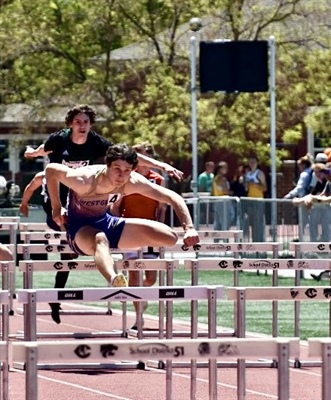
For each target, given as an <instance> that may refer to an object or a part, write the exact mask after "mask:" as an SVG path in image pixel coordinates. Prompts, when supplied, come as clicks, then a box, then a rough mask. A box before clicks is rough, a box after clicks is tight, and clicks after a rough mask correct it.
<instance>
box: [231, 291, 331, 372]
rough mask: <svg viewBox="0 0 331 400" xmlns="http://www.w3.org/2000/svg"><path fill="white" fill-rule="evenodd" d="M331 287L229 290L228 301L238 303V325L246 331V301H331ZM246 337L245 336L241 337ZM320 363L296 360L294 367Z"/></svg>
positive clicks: (318, 363) (242, 330)
mask: <svg viewBox="0 0 331 400" xmlns="http://www.w3.org/2000/svg"><path fill="white" fill-rule="evenodd" d="M330 296H331V286H322V287H321V286H295V287H290V286H288V287H247V288H240V287H239V288H228V289H227V298H228V300H233V301H236V307H237V325H238V326H240V331H241V332H244V333H245V331H246V301H250V300H254V301H266V300H277V301H302V300H303V301H323V300H324V301H330ZM241 337H244V336H241ZM320 365H321V364H320V362H315V361H302V360H299V359H296V360H295V361H294V367H296V368H300V367H301V366H311V367H313V366H320Z"/></svg>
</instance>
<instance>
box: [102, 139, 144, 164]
mask: <svg viewBox="0 0 331 400" xmlns="http://www.w3.org/2000/svg"><path fill="white" fill-rule="evenodd" d="M116 160H123V161H126V162H127V163H128V164H131V165H132V169H134V168H136V166H137V164H138V155H137V153H136V151H135V150H134V149H133V148H132V147H130V146H128V145H127V144H125V143H120V144H113V145H111V146H109V148H108V150H107V153H106V157H105V162H106V165H107V166H108V167H109V166H110V165H111V164H112V162H113V161H116Z"/></svg>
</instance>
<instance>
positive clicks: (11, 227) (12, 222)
mask: <svg viewBox="0 0 331 400" xmlns="http://www.w3.org/2000/svg"><path fill="white" fill-rule="evenodd" d="M19 220H20V217H0V231H9V241H10V244H9V245H5V246H6V247H8V248H9V250H10V251H11V252H12V253H13V257H14V259H13V260H14V262H15V265H16V264H17V256H16V246H17V236H16V234H17V229H18V226H19ZM9 292H10V302H9V313H10V315H13V314H14V310H13V300H14V298H15V297H16V268H13V269H12V270H11V271H10V275H9Z"/></svg>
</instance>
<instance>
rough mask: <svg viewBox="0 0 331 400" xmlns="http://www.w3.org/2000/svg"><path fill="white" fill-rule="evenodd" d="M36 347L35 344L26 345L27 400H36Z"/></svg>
mask: <svg viewBox="0 0 331 400" xmlns="http://www.w3.org/2000/svg"><path fill="white" fill-rule="evenodd" d="M37 360H38V345H37V343H28V344H27V345H26V357H25V365H26V372H25V398H26V399H29V400H38V366H37V362H38V361H37Z"/></svg>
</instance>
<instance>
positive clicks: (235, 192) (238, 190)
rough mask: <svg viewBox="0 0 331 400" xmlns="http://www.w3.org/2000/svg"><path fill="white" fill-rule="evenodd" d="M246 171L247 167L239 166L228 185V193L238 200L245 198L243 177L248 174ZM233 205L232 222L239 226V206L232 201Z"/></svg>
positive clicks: (245, 191) (245, 190)
mask: <svg viewBox="0 0 331 400" xmlns="http://www.w3.org/2000/svg"><path fill="white" fill-rule="evenodd" d="M248 169H249V166H248V165H239V167H238V168H237V172H236V174H235V176H234V177H233V180H232V181H231V183H230V191H231V195H232V196H234V197H239V198H240V197H246V196H247V189H246V182H245V175H246V173H247V172H248ZM233 204H234V216H233V218H234V221H233V222H234V224H235V225H237V226H239V225H240V224H239V223H238V224H237V218H238V208H239V204H238V203H237V202H236V201H234V202H233ZM238 222H239V221H238Z"/></svg>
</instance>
